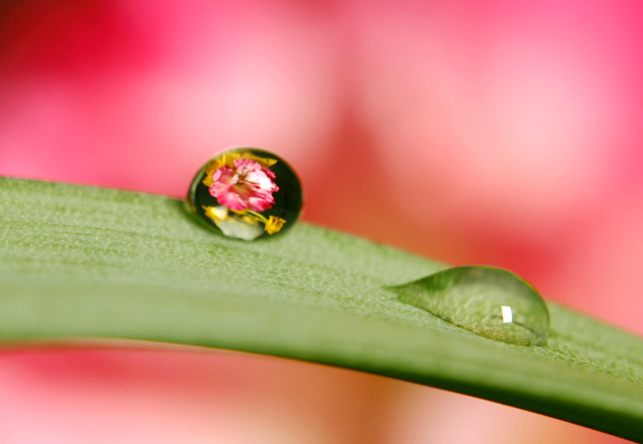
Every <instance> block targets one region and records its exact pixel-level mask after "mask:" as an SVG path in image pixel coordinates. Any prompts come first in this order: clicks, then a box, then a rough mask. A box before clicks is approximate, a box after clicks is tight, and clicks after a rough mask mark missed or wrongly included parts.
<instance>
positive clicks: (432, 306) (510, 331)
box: [388, 265, 549, 345]
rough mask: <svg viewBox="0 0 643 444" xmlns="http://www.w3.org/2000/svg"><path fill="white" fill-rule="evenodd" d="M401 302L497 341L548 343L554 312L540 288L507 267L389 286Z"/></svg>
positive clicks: (455, 270)
mask: <svg viewBox="0 0 643 444" xmlns="http://www.w3.org/2000/svg"><path fill="white" fill-rule="evenodd" d="M388 289H389V290H391V291H393V292H395V293H397V295H398V299H399V301H400V302H404V303H406V304H409V305H413V306H415V307H418V308H421V309H423V310H426V311H428V312H430V313H432V314H434V315H436V316H439V317H441V318H442V319H444V320H445V321H448V322H451V323H452V324H455V325H457V326H458V327H462V328H465V329H467V330H470V331H472V332H474V333H477V334H479V335H480V336H484V337H487V338H490V339H495V340H497V341H502V342H507V343H510V344H518V345H547V338H548V336H549V311H548V310H547V306H546V305H545V301H544V300H543V298H542V297H541V296H540V294H539V293H538V291H537V290H536V289H535V288H534V287H533V286H532V285H531V284H529V283H528V282H527V281H525V280H524V279H523V278H521V277H520V276H518V275H516V274H514V273H511V272H510V271H507V270H503V269H501V268H495V267H486V266H478V265H476V266H469V267H458V268H451V269H448V270H444V271H440V272H438V273H435V274H432V275H430V276H427V277H425V278H422V279H419V280H417V281H413V282H410V283H408V284H403V285H398V286H395V287H388Z"/></svg>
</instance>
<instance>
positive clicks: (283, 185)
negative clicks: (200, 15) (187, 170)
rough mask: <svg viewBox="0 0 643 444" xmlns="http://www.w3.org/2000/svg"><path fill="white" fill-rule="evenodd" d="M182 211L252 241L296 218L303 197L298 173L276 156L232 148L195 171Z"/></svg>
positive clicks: (279, 231) (280, 230)
mask: <svg viewBox="0 0 643 444" xmlns="http://www.w3.org/2000/svg"><path fill="white" fill-rule="evenodd" d="M187 206H188V209H189V210H190V212H192V213H194V214H195V215H196V216H197V217H199V218H200V219H201V220H202V221H204V222H205V223H206V224H207V225H208V226H209V227H211V228H212V229H214V230H215V231H217V232H218V233H220V234H222V235H224V236H226V237H232V238H237V239H243V240H247V241H251V240H255V239H259V238H268V237H273V236H279V235H281V234H283V233H284V232H286V231H288V230H289V229H290V228H291V227H292V226H293V225H294V224H295V222H296V221H297V219H298V218H299V215H300V213H301V209H302V206H303V193H302V189H301V182H300V180H299V178H298V177H297V174H296V173H295V171H294V170H293V169H292V167H291V166H290V165H288V164H287V163H286V162H285V161H284V160H283V159H281V158H280V157H279V156H277V155H275V154H273V153H271V152H269V151H264V150H260V149H257V148H237V149H233V150H228V151H224V152H222V153H220V154H218V155H217V156H215V157H213V158H212V159H210V160H209V161H208V162H207V163H206V164H205V165H204V166H203V167H202V168H201V169H200V170H199V172H198V173H197V174H196V176H195V177H194V180H193V181H192V185H191V186H190V190H189V192H188V197H187Z"/></svg>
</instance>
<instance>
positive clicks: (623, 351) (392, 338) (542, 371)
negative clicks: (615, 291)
mask: <svg viewBox="0 0 643 444" xmlns="http://www.w3.org/2000/svg"><path fill="white" fill-rule="evenodd" d="M445 267H446V266H445V265H444V264H440V263H437V262H433V261H429V260H426V259H424V258H420V257H417V256H414V255H411V254H408V253H404V252H401V251H399V250H396V249H393V248H390V247H385V246H381V245H376V244H374V243H372V242H369V241H366V240H363V239H359V238H355V237H351V236H347V235H344V234H340V233H336V232H332V231H329V230H324V229H321V228H318V227H314V226H311V225H308V224H303V223H300V224H299V225H298V226H297V227H295V228H293V230H292V231H291V232H290V233H288V235H287V236H284V237H282V238H279V239H274V240H270V239H268V240H265V241H255V242H251V243H246V242H243V241H234V240H230V239H225V238H222V237H219V236H217V235H215V234H213V233H212V232H210V231H208V230H207V229H205V228H204V227H202V226H201V225H200V224H199V223H197V222H196V221H195V220H194V219H192V218H191V217H190V216H189V215H188V214H187V213H186V212H185V211H184V210H183V205H182V203H181V202H179V201H176V200H174V199H168V198H165V197H161V196H153V195H145V194H138V193H130V192H125V191H117V190H108V189H98V188H91V187H81V186H74V185H64V184H53V183H46V182H35V181H25V180H19V179H9V178H1V179H0V283H1V286H2V291H1V292H0V339H2V340H4V341H20V340H25V339H39V338H65V337H78V336H81V337H87V336H92V337H120V338H131V339H144V340H154V341H166V342H173V343H182V344H193V345H204V346H211V347H220V348H227V349H234V350H242V351H248V352H256V353H263V354H270V355H275V356H283V357H289V358H295V359H303V360H307V361H312V362H319V363H324V364H329V365H335V366H341V367H346V368H352V369H357V370H363V371H368V372H372V373H377V374H382V375H387V376H392V377H396V378H400V379H404V380H408V381H413V382H418V383H421V384H427V385H432V386H436V387H440V388H445V389H448V390H453V391H457V392H461V393H465V394H469V395H474V396H479V397H482V398H485V399H490V400H493V401H498V402H502V403H506V404H509V405H513V406H517V407H521V408H525V409H528V410H532V411H535V412H539V413H543V414H546V415H550V416H554V417H557V418H560V419H564V420H568V421H571V422H575V423H578V424H581V425H585V426H589V427H592V428H595V429H598V430H601V431H605V432H608V433H612V434H615V435H617V436H621V437H624V438H628V439H632V440H638V441H641V440H643V383H642V381H643V341H641V339H640V338H637V337H635V336H633V335H630V334H628V333H625V332H622V331H619V330H617V329H615V328H612V327H609V326H606V325H604V324H601V323H599V322H597V321H594V320H592V319H589V318H587V317H584V316H582V315H580V314H577V313H574V312H572V311H570V310H567V309H565V308H562V307H560V306H558V305H556V304H553V303H549V309H550V312H551V320H552V326H551V334H550V341H549V345H548V346H547V347H520V346H513V345H509V344H504V343H500V342H495V341H492V340H489V339H485V338H482V337H479V336H476V335H475V334H473V333H470V332H468V331H466V330H463V329H460V328H458V327H455V326H453V325H451V324H448V323H446V322H444V321H443V320H441V319H439V318H436V317H434V316H432V315H430V314H428V313H427V312H424V311H422V310H419V309H417V308H415V307H411V306H409V305H406V304H403V303H401V302H399V301H398V300H397V299H396V295H395V294H393V293H391V292H389V291H387V290H386V289H385V288H384V287H385V286H392V285H398V284H402V283H404V282H408V281H411V280H414V279H418V278H420V277H423V276H426V275H428V274H430V273H434V272H436V271H438V270H441V269H444V268H445Z"/></svg>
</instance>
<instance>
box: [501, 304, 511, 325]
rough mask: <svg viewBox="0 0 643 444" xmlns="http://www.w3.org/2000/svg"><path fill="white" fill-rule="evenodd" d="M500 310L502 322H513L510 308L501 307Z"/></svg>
mask: <svg viewBox="0 0 643 444" xmlns="http://www.w3.org/2000/svg"><path fill="white" fill-rule="evenodd" d="M500 308H502V322H513V321H514V314H513V313H512V311H511V307H509V306H507V305H501V306H500Z"/></svg>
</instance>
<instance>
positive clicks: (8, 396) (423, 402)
mask: <svg viewBox="0 0 643 444" xmlns="http://www.w3.org/2000/svg"><path fill="white" fill-rule="evenodd" d="M642 143H643V4H642V3H641V2H637V1H611V2H604V1H582V2H581V1H570V0H557V1H553V0H552V1H543V0H538V1H536V0H533V1H516V0H513V1H500V0H487V1H482V0H481V1H468V2H467V1H422V2H421V1H417V2H413V1H397V2H393V1H377V0H375V1H374V0H371V1H368V2H367V1H362V0H342V1H340V0H327V1H303V0H296V1H295V0H292V1H289V0H255V1H252V0H241V1H234V2H233V1H227V2H226V1H205V0H203V1H178V0H173V1H170V0H156V1H151V0H150V1H135V0H104V1H74V0H58V1H42V0H39V1H36V0H31V1H23V2H2V3H0V174H3V175H10V176H20V177H28V178H38V179H47V180H57V181H66V182H74V183H84V184H92V185H100V186H108V187H118V188H127V189H133V190H140V191H147V192H152V193H161V194H167V195H171V196H176V197H183V196H184V194H185V192H186V189H187V186H188V183H189V181H190V180H191V178H192V176H193V174H194V173H195V171H196V170H197V169H198V168H199V167H200V166H201V164H202V163H203V162H204V161H205V160H207V159H208V158H209V157H210V156H211V155H212V154H214V153H215V152H217V151H219V150H221V149H224V148H226V147H230V146H239V145H253V146H260V147H264V148H267V149H270V150H272V151H275V152H277V153H278V154H280V155H282V156H283V157H285V158H286V159H288V160H289V161H290V163H292V164H293V165H294V166H295V167H296V168H297V170H298V171H299V173H300V175H301V176H302V178H303V180H304V182H305V186H306V191H307V207H306V214H305V219H306V220H308V221H310V222H313V223H316V224H321V225H324V226H328V227H332V228H336V229H339V230H343V231H347V232H351V233H355V234H358V235H362V236H365V237H368V238H371V239H374V240H376V241H379V242H384V243H388V244H393V245H396V246H399V247H401V248H404V249H407V250H410V251H414V252H416V253H419V254H422V255H425V256H429V257H433V258H436V259H439V260H443V261H447V262H450V263H453V264H456V265H463V264H473V263H483V264H491V265H497V266H501V267H505V268H509V269H511V270H514V271H516V272H518V273H520V274H522V275H523V276H525V277H526V278H527V279H528V280H530V281H532V282H533V283H534V284H535V285H536V286H537V287H538V288H539V289H540V290H541V292H542V293H543V294H544V295H545V296H547V297H548V298H550V299H553V300H556V301H559V302H561V303H563V304H565V305H567V306H570V307H573V308H575V309H577V310H580V311H582V312H585V313H588V314H591V315H593V316H596V317H598V318H601V319H604V320H606V321H608V322H611V323H613V324H616V325H619V326H621V327H624V328H627V329H629V330H631V331H634V332H636V333H638V334H643V323H641V322H640V319H641V318H642V314H643V301H642V300H641V298H640V294H641V288H643V273H641V272H640V271H639V269H640V268H641V267H643V174H641V172H642V171H643V169H642V167H643V149H642V147H641V144H642ZM0 408H1V409H2V414H1V415H0V442H2V443H11V444H14V443H37V442H38V443H39V442H44V441H46V442H49V443H57V442H60V443H81V442H82V443H85V442H94V443H103V442H105V443H107V442H119V443H129V442H132V443H134V442H137V443H139V442H155V443H165V442H167V443H170V442H194V443H198V442H226V443H233V442H234V443H260V442H261V443H268V442H275V443H288V442H293V443H295V442H297V443H299V442H306V443H381V444H384V443H397V442H405V443H411V444H414V443H424V442H432V443H470V442H476V443H487V442H488V443H492V442H493V443H495V444H498V443H505V442H506V443H509V442H516V441H519V442H526V443H527V442H534V443H536V442H552V443H554V442H592V443H608V442H610V443H611V442H619V441H621V440H618V439H615V438H611V437H608V436H607V435H603V434H600V433H597V432H592V431H589V430H586V429H583V428H581V427H577V426H573V425H569V424H566V423H562V422H560V421H556V420H553V419H549V418H544V417H541V416H538V415H535V414H531V413H526V412H522V411H518V410H515V409H511V408H509V407H503V406H499V405H496V404H492V403H488V402H485V401H480V400H475V399H471V398H467V397H464V396H460V395H454V394H449V393H446V392H442V391H438V390H434V389H430V388H425V387H419V386H415V385H412V384H407V383H402V382H398V381H392V380H389V379H385V378H380V377H375V376H370V375H362V374H359V373H354V372H349V371H344V370H338V369H332V368H327V367H321V366H314V365H311V364H304V363H297V362H293V361H285V360H279V359H274V358H265V357H258V356H250V355H243V354H236V353H235V354H230V353H227V352H221V353H212V352H207V353H206V352H203V351H194V350H193V351H191V352H187V351H177V350H175V349H160V350H159V349H155V350H141V349H138V348H126V349H123V350H114V349H110V348H98V349H91V350H90V349H87V348H86V347H81V348H72V349H55V350H38V349H26V350H5V351H4V352H2V353H0Z"/></svg>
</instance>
